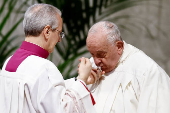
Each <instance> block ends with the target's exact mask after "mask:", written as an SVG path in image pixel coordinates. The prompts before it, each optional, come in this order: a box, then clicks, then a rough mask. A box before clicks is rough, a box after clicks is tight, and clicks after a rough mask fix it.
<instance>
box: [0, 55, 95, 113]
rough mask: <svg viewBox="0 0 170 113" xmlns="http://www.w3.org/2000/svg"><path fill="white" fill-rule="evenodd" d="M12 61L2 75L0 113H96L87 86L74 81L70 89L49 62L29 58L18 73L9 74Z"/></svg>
mask: <svg viewBox="0 0 170 113" xmlns="http://www.w3.org/2000/svg"><path fill="white" fill-rule="evenodd" d="M8 60H9V59H8ZM8 60H7V61H6V62H5V64H4V66H3V69H2V71H1V73H0V113H95V110H94V106H93V104H92V100H91V97H90V94H89V92H88V91H87V90H86V88H85V87H84V86H83V84H82V83H80V82H79V81H74V82H73V83H72V86H71V87H69V88H68V89H66V88H65V84H64V79H63V77H62V75H61V73H60V72H59V70H58V69H57V68H56V66H55V65H54V64H53V63H52V62H50V61H49V60H46V59H44V58H41V57H38V56H34V55H31V56H28V57H27V58H26V59H25V60H24V61H23V62H22V63H21V64H20V65H19V67H18V68H17V71H16V72H8V71H5V67H6V64H7V62H8Z"/></svg>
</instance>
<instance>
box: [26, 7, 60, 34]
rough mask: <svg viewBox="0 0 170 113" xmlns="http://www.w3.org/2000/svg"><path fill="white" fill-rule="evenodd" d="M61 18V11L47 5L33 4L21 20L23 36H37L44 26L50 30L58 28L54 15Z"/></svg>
mask: <svg viewBox="0 0 170 113" xmlns="http://www.w3.org/2000/svg"><path fill="white" fill-rule="evenodd" d="M57 13H58V14H59V15H60V16H61V11H60V10H59V9H57V8H56V7H54V6H52V5H49V4H34V5H32V6H30V7H29V8H28V9H27V11H26V13H25V15H24V20H23V28H24V32H25V36H39V35H40V34H41V32H42V30H43V29H44V27H45V26H46V25H49V26H50V27H51V29H52V30H54V29H56V28H57V27H58V19H57V16H56V14H57Z"/></svg>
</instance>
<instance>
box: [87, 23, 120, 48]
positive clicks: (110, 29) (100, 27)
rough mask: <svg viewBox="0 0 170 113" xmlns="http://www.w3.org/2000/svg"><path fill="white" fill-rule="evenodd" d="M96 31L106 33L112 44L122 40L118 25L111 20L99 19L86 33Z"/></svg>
mask: <svg viewBox="0 0 170 113" xmlns="http://www.w3.org/2000/svg"><path fill="white" fill-rule="evenodd" d="M96 32H100V33H105V34H106V35H107V40H108V42H109V43H111V44H113V45H114V43H115V42H116V41H122V38H121V34H120V31H119V29H118V27H117V26H116V24H114V23H112V22H109V21H100V22H98V23H96V24H94V25H93V26H92V27H91V28H90V30H89V32H88V34H91V33H96Z"/></svg>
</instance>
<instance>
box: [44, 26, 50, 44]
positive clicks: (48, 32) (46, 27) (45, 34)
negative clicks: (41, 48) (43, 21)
mask: <svg viewBox="0 0 170 113" xmlns="http://www.w3.org/2000/svg"><path fill="white" fill-rule="evenodd" d="M50 34H51V27H50V26H49V25H47V26H45V27H44V29H43V36H44V38H45V41H48V39H49V37H50Z"/></svg>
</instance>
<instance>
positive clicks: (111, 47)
mask: <svg viewBox="0 0 170 113" xmlns="http://www.w3.org/2000/svg"><path fill="white" fill-rule="evenodd" d="M86 44H87V48H88V50H89V52H90V53H91V55H92V58H91V59H90V60H91V62H92V66H93V67H95V66H100V67H101V69H102V70H103V71H105V74H104V75H103V77H102V78H101V79H100V82H99V84H95V85H94V87H92V89H91V91H93V93H92V94H93V96H94V99H95V101H96V104H95V108H96V110H97V113H170V78H169V76H168V75H167V74H166V72H165V71H164V70H163V69H162V68H161V67H160V66H159V65H158V64H157V63H156V62H155V61H153V60H152V59H151V58H150V57H148V56H147V55H146V54H145V53H144V52H142V51H141V50H139V49H137V48H136V47H134V46H132V45H130V44H127V43H126V42H125V41H123V40H122V38H121V35H120V32H119V30H118V27H117V26H116V25H115V24H114V23H111V22H108V21H101V22H98V23H96V24H94V25H93V26H92V27H91V29H90V30H89V33H88V37H87V40H86ZM97 83H98V82H97Z"/></svg>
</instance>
